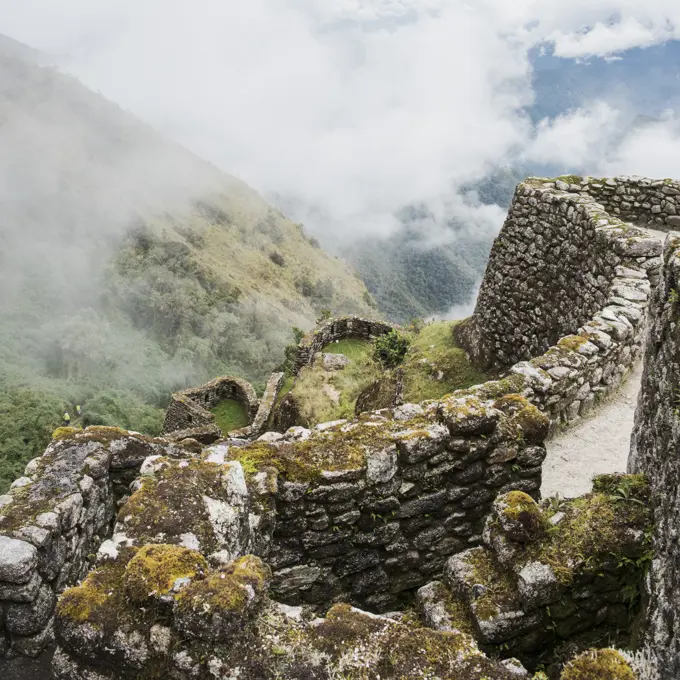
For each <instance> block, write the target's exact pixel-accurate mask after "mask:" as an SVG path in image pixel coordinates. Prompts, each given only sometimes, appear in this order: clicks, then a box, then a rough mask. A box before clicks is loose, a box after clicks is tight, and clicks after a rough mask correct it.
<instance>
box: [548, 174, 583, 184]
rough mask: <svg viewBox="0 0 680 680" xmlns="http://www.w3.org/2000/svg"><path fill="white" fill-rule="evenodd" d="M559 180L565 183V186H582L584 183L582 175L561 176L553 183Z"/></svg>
mask: <svg viewBox="0 0 680 680" xmlns="http://www.w3.org/2000/svg"><path fill="white" fill-rule="evenodd" d="M557 180H559V181H560V182H564V183H565V184H580V183H581V182H582V181H583V177H581V176H580V175H560V176H559V177H555V179H554V180H553V181H555V182H556V181H557Z"/></svg>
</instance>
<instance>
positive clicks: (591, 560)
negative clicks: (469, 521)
mask: <svg viewBox="0 0 680 680" xmlns="http://www.w3.org/2000/svg"><path fill="white" fill-rule="evenodd" d="M620 487H625V488H627V489H628V491H629V498H632V499H634V500H629V501H628V502H626V503H623V502H621V501H620V500H617V497H616V496H615V495H614V493H615V489H616V488H620ZM647 506H648V487H647V485H646V483H645V482H644V480H642V479H640V478H637V477H626V476H623V475H618V476H606V475H603V476H601V477H599V478H596V480H595V490H594V492H593V493H591V494H588V495H586V496H584V497H582V498H579V499H577V500H576V501H570V502H566V503H564V504H563V505H562V506H561V507H560V508H559V509H556V508H552V507H550V506H547V505H544V507H540V506H538V505H537V504H536V503H535V502H534V501H533V500H532V499H531V498H530V497H528V496H527V495H525V494H522V493H521V492H517V491H513V492H510V493H508V494H505V495H503V496H499V497H498V498H497V499H496V501H495V502H494V505H493V509H492V511H491V513H490V514H489V515H488V517H487V519H486V525H485V529H484V535H483V536H484V542H483V545H481V546H479V547H475V548H471V549H469V550H466V551H465V552H462V553H459V554H457V555H455V556H453V557H451V558H450V559H449V560H448V561H447V563H446V567H445V569H444V579H443V580H442V581H440V582H433V583H430V584H428V585H427V586H424V587H423V588H422V589H421V590H420V591H419V592H418V602H419V604H420V607H421V608H422V609H423V611H424V614H425V620H426V621H429V622H430V625H432V626H433V627H435V628H438V629H440V630H446V629H452V628H458V629H461V628H463V629H465V628H466V626H469V627H470V628H471V629H472V630H473V631H474V634H475V637H476V639H477V640H478V642H479V644H480V645H481V646H482V647H483V648H484V649H485V650H487V651H489V652H494V653H496V654H498V653H501V654H506V655H507V654H509V655H514V656H516V657H517V658H519V659H520V660H521V661H523V662H524V663H525V664H527V665H529V666H530V667H535V666H536V665H537V664H538V663H543V664H545V663H550V659H551V655H552V650H553V648H554V647H555V646H557V645H560V644H563V643H564V642H565V641H568V640H574V639H575V638H577V636H581V638H582V639H583V636H584V634H586V633H587V634H588V638H589V639H590V640H598V639H599V640H606V639H608V638H609V639H617V640H618V641H619V642H624V643H626V642H627V640H625V638H622V637H621V633H622V632H623V631H626V630H630V629H631V626H632V624H633V621H634V620H635V618H636V616H637V615H638V612H639V604H640V602H639V598H638V597H637V594H639V592H640V586H641V579H642V570H641V569H640V570H635V569H632V570H631V568H630V565H631V564H633V563H635V562H636V561H640V560H644V558H645V555H646V553H647V551H648V550H649V543H648V539H647V536H648V532H649V528H650V525H651V512H650V511H649V509H648V507H647ZM617 636H618V637H617ZM586 644H587V643H586ZM551 670H552V671H553V673H551V677H554V675H556V673H555V672H554V671H558V672H559V668H557V669H551ZM587 677H590V676H587ZM602 677H606V676H602Z"/></svg>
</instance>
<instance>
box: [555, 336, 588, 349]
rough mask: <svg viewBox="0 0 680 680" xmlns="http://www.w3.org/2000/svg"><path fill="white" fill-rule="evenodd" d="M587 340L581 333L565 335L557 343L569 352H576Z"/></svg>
mask: <svg viewBox="0 0 680 680" xmlns="http://www.w3.org/2000/svg"><path fill="white" fill-rule="evenodd" d="M587 342H588V338H587V337H583V336H581V335H567V336H566V337H564V338H562V339H561V340H560V341H559V342H558V343H557V345H558V347H564V348H565V349H568V350H570V351H571V352H578V350H579V349H580V348H581V347H582V346H583V345H585V344H586V343H587Z"/></svg>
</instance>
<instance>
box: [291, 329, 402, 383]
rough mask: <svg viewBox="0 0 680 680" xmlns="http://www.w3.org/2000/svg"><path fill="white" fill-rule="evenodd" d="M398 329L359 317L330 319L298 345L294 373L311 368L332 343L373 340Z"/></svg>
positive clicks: (308, 334)
mask: <svg viewBox="0 0 680 680" xmlns="http://www.w3.org/2000/svg"><path fill="white" fill-rule="evenodd" d="M395 328H397V326H395V325H394V324H389V323H385V322H383V321H376V320H375V319H363V318H361V317H359V316H341V317H337V318H334V319H328V320H327V321H325V322H324V323H322V324H321V325H320V326H318V327H317V328H315V329H314V330H313V331H310V332H309V333H307V334H306V335H305V336H304V337H303V338H302V340H301V341H300V344H299V345H298V350H297V355H296V357H295V367H294V369H293V373H294V374H295V375H297V374H298V373H299V372H300V369H301V368H302V367H303V366H311V365H312V364H313V363H314V359H315V357H316V355H317V354H318V353H319V352H321V351H322V350H323V348H324V347H326V346H327V345H329V344H330V343H332V342H336V341H338V340H344V339H345V338H362V339H364V340H372V339H374V338H377V337H380V336H381V335H385V334H386V333H389V332H390V331H392V330H393V329H395Z"/></svg>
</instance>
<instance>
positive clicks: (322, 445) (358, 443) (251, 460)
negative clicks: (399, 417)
mask: <svg viewBox="0 0 680 680" xmlns="http://www.w3.org/2000/svg"><path fill="white" fill-rule="evenodd" d="M397 425H398V426H400V429H406V423H389V424H388V423H385V424H382V423H381V424H380V425H379V426H377V427H375V426H371V425H368V424H366V423H364V422H361V421H357V422H356V424H355V426H354V427H352V428H351V429H349V431H345V432H343V431H342V429H341V427H340V426H339V427H335V428H331V429H328V430H325V431H323V432H315V433H314V434H313V435H312V436H311V437H310V438H309V439H308V440H306V441H304V442H296V443H284V444H279V445H277V446H272V445H271V444H267V443H265V442H255V443H253V444H250V445H249V446H244V447H242V448H237V447H231V449H230V450H229V456H230V457H231V459H232V460H238V461H240V463H241V465H242V466H243V469H244V471H245V472H246V474H248V475H252V474H254V473H255V472H257V471H259V470H262V469H264V468H265V467H273V468H275V469H276V470H278V471H279V472H280V473H282V474H283V475H284V476H285V477H286V479H288V480H289V481H296V482H310V481H313V480H315V479H318V478H319V476H320V475H321V472H323V471H324V470H326V471H337V470H358V469H360V468H362V467H364V465H365V464H366V454H367V452H368V451H369V450H372V449H379V448H384V447H385V446H387V445H389V444H390V443H393V441H394V438H393V432H392V431H391V428H396V427H397Z"/></svg>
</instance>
